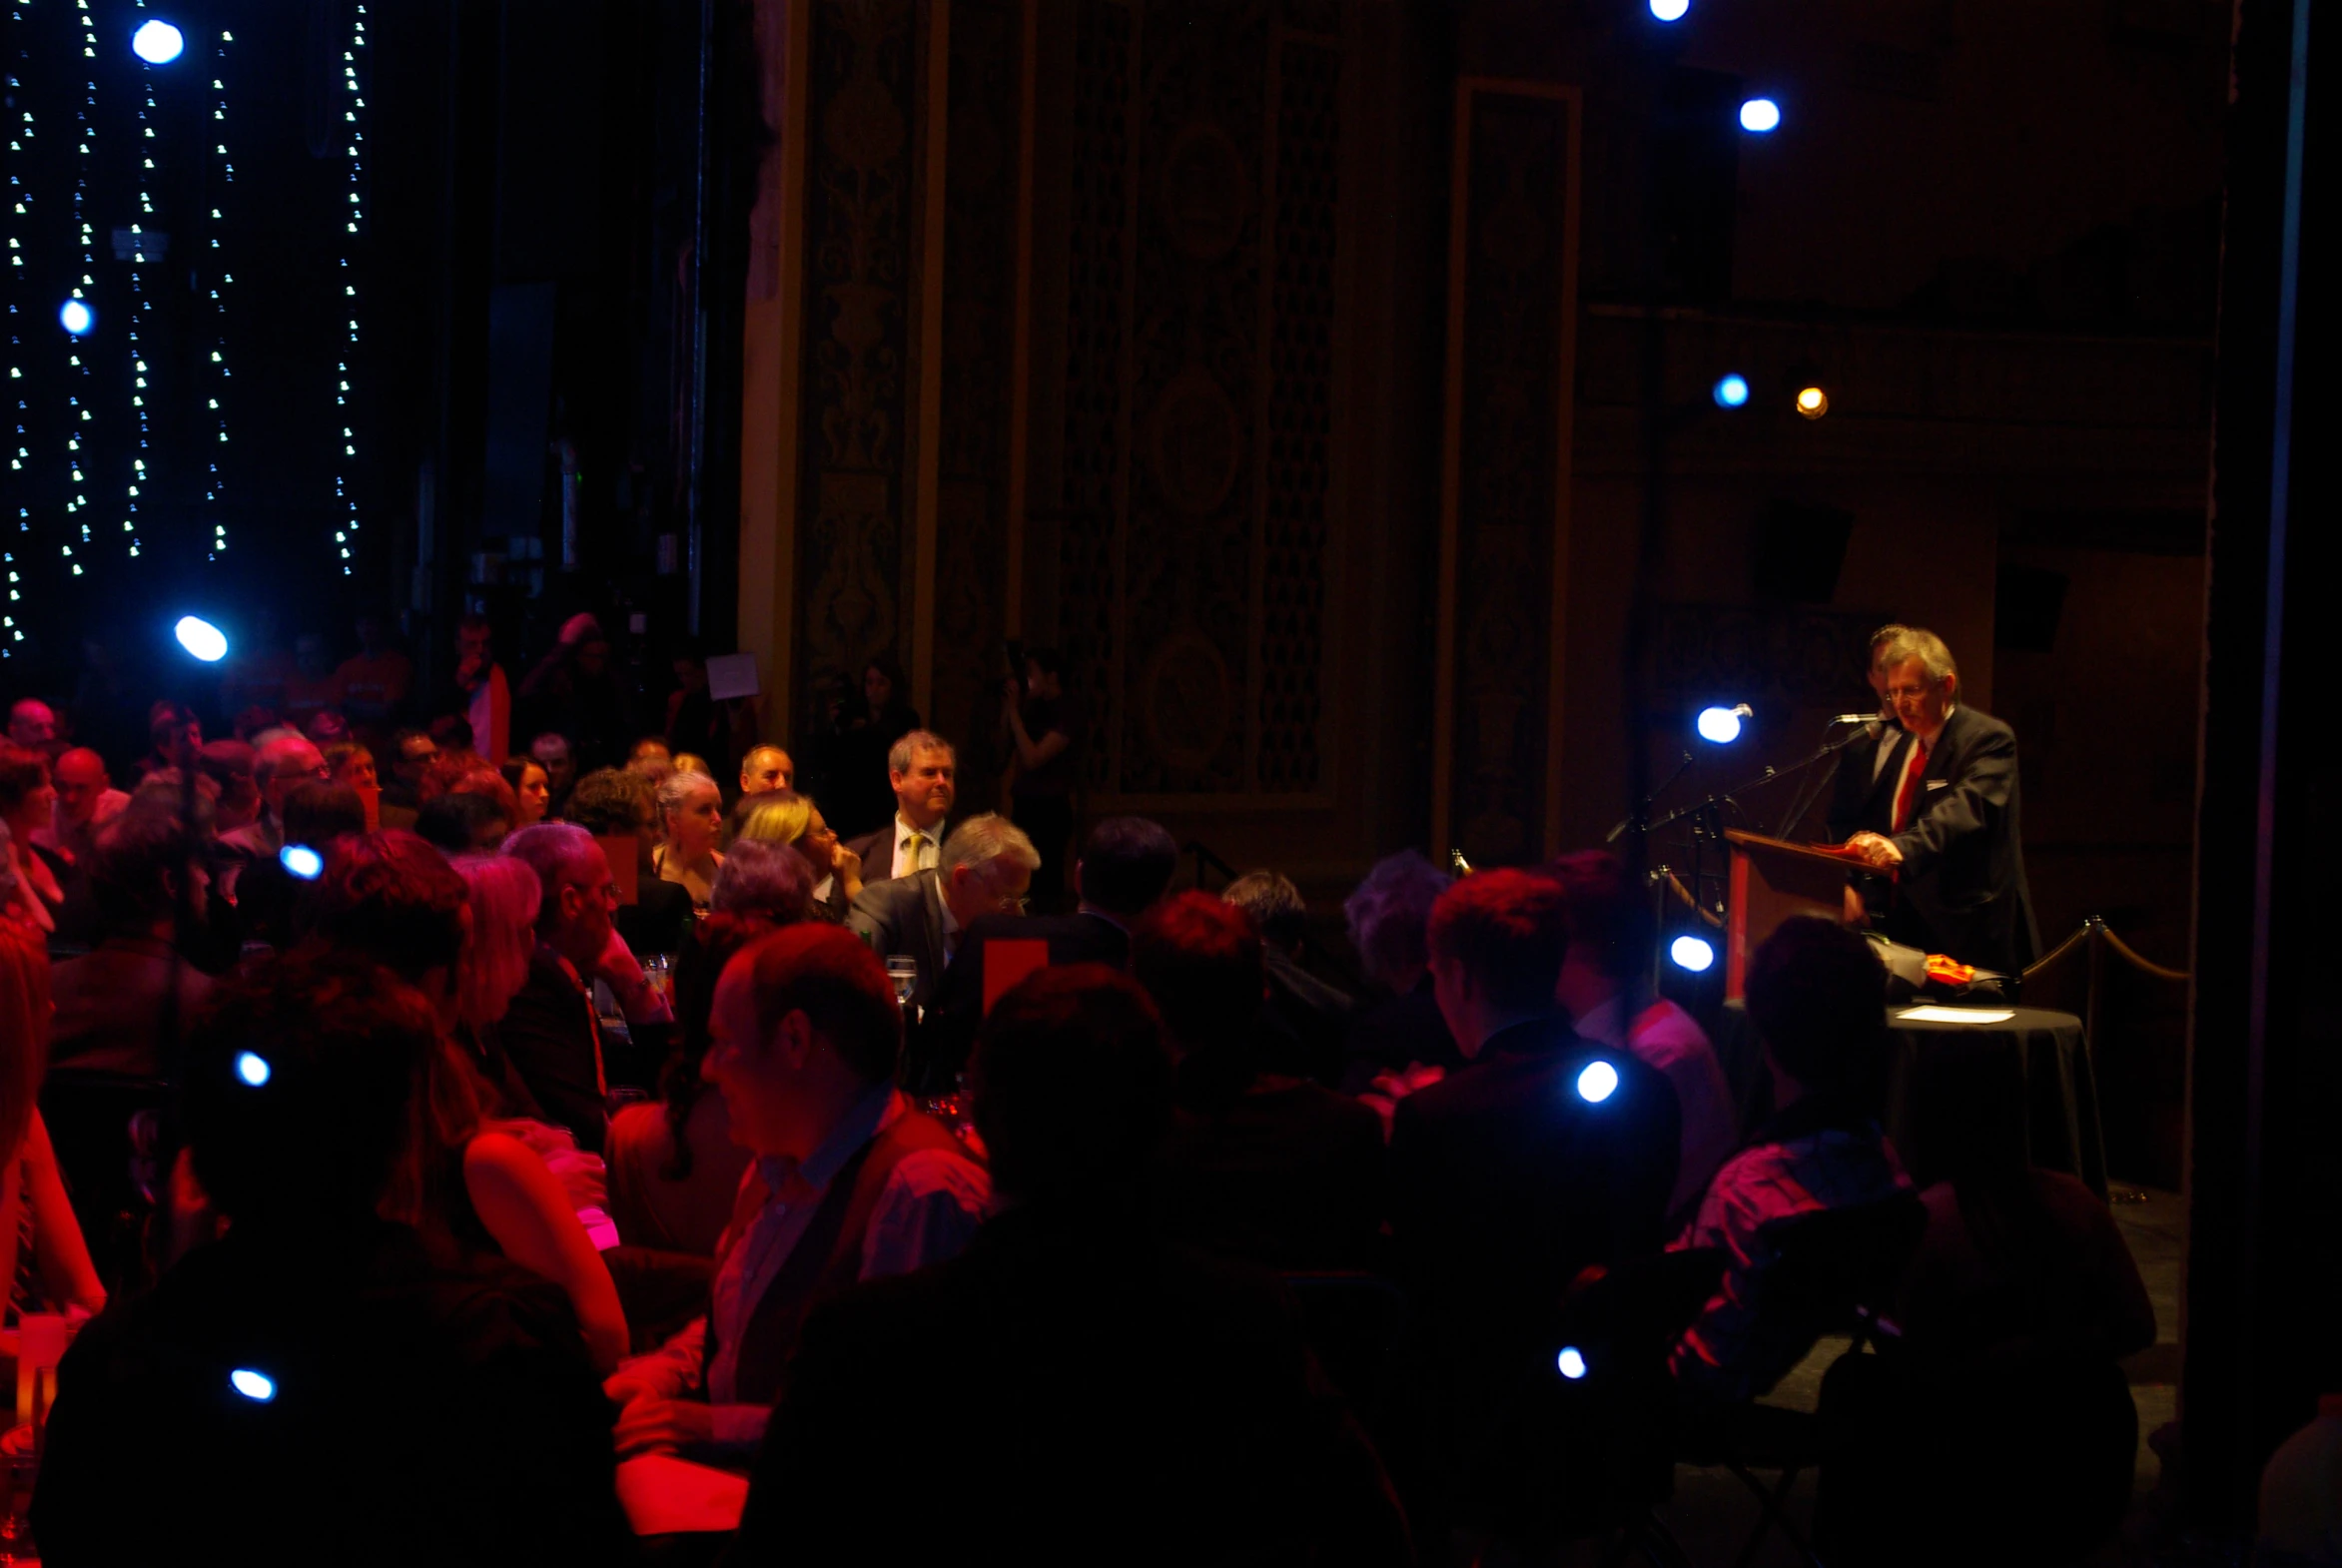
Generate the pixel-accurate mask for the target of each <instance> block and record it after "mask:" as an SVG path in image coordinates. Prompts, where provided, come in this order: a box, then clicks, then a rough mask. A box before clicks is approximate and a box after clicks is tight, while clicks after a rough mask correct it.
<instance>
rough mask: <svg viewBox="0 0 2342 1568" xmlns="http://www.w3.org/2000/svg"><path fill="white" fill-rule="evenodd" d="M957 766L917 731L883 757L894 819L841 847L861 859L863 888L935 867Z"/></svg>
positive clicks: (932, 737)
mask: <svg viewBox="0 0 2342 1568" xmlns="http://www.w3.org/2000/svg"><path fill="white" fill-rule="evenodd" d="M959 766H960V759H959V756H958V754H957V753H955V752H954V751H953V750H952V745H951V742H950V741H947V740H945V739H944V738H943V737H942V736H941V735H936V734H931V733H930V732H928V731H926V730H923V729H915V730H913V731H911V733H909V734H908V735H905V736H904V737H903V738H902V739H900V740H898V741H896V742H895V744H894V746H893V747H892V748H891V749H890V750H889V751H888V752H887V782H888V783H889V784H890V785H892V786H894V791H895V817H894V820H893V821H892V822H889V823H888V824H887V825H886V826H885V827H883V828H879V829H876V830H875V831H873V832H869V833H865V834H863V835H862V836H861V837H860V838H858V839H853V840H850V841H848V843H847V845H846V847H847V848H848V849H850V850H852V851H853V852H854V853H855V854H856V855H858V856H860V857H861V859H862V885H863V886H864V887H866V888H867V887H870V886H872V885H873V884H875V883H880V882H887V881H891V880H893V879H894V878H896V877H908V876H910V875H912V874H913V873H914V872H920V871H933V870H934V869H935V868H936V865H937V863H938V857H939V856H940V855H941V854H942V852H943V842H944V840H945V838H947V837H948V836H949V834H950V830H949V829H948V828H947V827H946V826H945V822H946V820H947V819H948V818H949V817H950V816H951V814H952V802H953V801H954V800H956V799H957V798H958V792H957V789H956V786H955V785H954V784H953V776H954V775H955V774H956V773H957V771H958V769H959Z"/></svg>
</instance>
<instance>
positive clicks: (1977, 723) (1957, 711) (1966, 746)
mask: <svg viewBox="0 0 2342 1568" xmlns="http://www.w3.org/2000/svg"><path fill="white" fill-rule="evenodd" d="M1945 726H1946V728H1947V729H1948V730H1949V731H1950V732H1951V735H1952V741H1953V743H1954V744H1955V745H1957V746H1958V747H1959V748H1960V749H1961V750H1962V751H1963V752H1965V751H1972V750H1974V749H1975V748H1977V747H1980V746H1986V745H1998V744H2014V742H2015V740H2016V731H2015V730H2014V729H2013V728H2011V727H2010V726H2009V724H2008V722H2007V721H2006V720H2004V719H1996V718H1994V717H1993V716H1992V715H1991V714H1989V713H1986V712H1985V711H1984V710H1983V709H1982V708H1976V707H1970V706H1969V705H1968V704H1966V703H1964V702H1963V703H1961V704H1960V705H1959V706H1958V707H1957V708H1954V709H1953V710H1952V716H1951V718H1949V719H1947V720H1946V721H1945Z"/></svg>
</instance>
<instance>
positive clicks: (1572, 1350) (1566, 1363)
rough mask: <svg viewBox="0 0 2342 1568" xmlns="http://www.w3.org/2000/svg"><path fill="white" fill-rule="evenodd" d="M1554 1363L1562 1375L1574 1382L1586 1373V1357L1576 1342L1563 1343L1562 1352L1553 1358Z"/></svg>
mask: <svg viewBox="0 0 2342 1568" xmlns="http://www.w3.org/2000/svg"><path fill="white" fill-rule="evenodd" d="M1553 1364H1554V1366H1555V1367H1556V1368H1557V1369H1558V1370H1559V1371H1560V1373H1561V1375H1562V1376H1564V1377H1566V1378H1568V1379H1569V1380H1570V1381H1571V1382H1573V1383H1574V1382H1576V1381H1577V1380H1578V1379H1579V1378H1581V1377H1583V1376H1585V1375H1586V1358H1585V1357H1584V1356H1583V1355H1581V1354H1579V1353H1578V1347H1577V1346H1576V1345H1574V1344H1565V1345H1563V1346H1562V1347H1561V1354H1559V1355H1557V1356H1555V1357H1554V1358H1553Z"/></svg>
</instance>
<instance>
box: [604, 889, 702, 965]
mask: <svg viewBox="0 0 2342 1568" xmlns="http://www.w3.org/2000/svg"><path fill="white" fill-rule="evenodd" d="M634 898H635V902H633V903H631V904H622V905H620V906H619V907H618V913H617V914H616V915H615V916H614V917H612V921H611V923H612V924H613V925H615V926H616V927H617V928H618V935H619V936H621V937H623V938H625V939H626V946H627V947H628V948H630V949H632V950H633V952H634V956H635V957H636V958H641V957H643V956H644V955H646V954H650V953H668V954H674V953H680V952H682V951H683V944H684V942H685V941H686V940H688V939H689V937H690V935H691V892H690V890H689V889H688V888H686V887H684V886H683V884H681V883H680V882H664V881H661V880H660V879H659V878H657V877H654V876H651V875H650V874H649V873H648V872H645V873H644V874H643V876H642V881H641V884H640V886H638V887H637V888H636V889H635V893H634Z"/></svg>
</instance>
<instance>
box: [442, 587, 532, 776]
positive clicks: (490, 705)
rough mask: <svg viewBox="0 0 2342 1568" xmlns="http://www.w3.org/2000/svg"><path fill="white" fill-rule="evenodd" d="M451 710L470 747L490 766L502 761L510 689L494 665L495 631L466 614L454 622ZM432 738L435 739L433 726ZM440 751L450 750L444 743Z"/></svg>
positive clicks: (478, 617) (507, 739)
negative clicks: (458, 717) (461, 723)
mask: <svg viewBox="0 0 2342 1568" xmlns="http://www.w3.org/2000/svg"><path fill="white" fill-rule="evenodd" d="M455 699H456V700H455V703H454V711H455V712H456V713H459V714H461V715H462V717H463V719H464V721H465V722H466V723H468V724H469V725H470V726H471V741H470V744H469V745H468V746H467V747H465V748H463V749H466V750H472V751H477V752H478V753H479V754H480V755H481V756H482V757H485V758H486V759H487V760H488V763H489V764H490V765H491V766H493V765H495V764H497V763H500V762H502V761H503V760H504V754H505V753H506V752H507V751H509V750H510V749H511V742H512V688H511V686H510V684H509V683H508V682H507V681H506V680H505V678H504V667H503V666H502V665H500V664H498V663H497V662H496V650H495V632H494V630H493V629H492V628H491V627H490V626H489V625H488V620H487V617H486V616H484V615H466V616H464V617H463V618H462V619H461V620H459V621H457V622H456V623H455ZM432 738H433V739H437V729H436V726H435V725H434V727H433V730H432ZM439 749H440V750H441V751H446V750H450V749H452V748H450V747H449V746H448V745H447V743H446V742H445V741H440V742H439Z"/></svg>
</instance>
